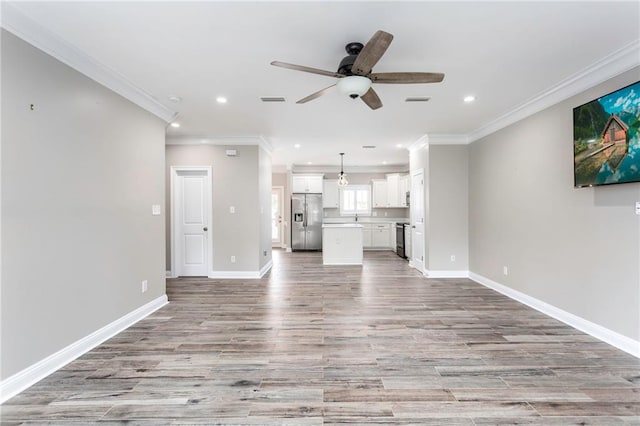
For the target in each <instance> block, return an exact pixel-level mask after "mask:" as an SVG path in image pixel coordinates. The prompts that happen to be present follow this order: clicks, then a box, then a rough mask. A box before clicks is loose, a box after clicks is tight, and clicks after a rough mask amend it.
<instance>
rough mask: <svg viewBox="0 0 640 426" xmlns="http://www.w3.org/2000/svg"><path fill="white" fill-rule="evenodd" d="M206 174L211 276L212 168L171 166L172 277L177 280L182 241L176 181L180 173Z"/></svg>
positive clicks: (208, 257) (209, 272) (208, 260)
mask: <svg viewBox="0 0 640 426" xmlns="http://www.w3.org/2000/svg"><path fill="white" fill-rule="evenodd" d="M189 171H190V172H194V171H195V172H206V173H207V176H208V179H207V186H208V188H207V189H208V191H207V190H206V191H205V192H206V197H205V202H206V203H207V208H208V212H209V213H208V215H207V216H208V217H207V220H208V221H209V226H208V228H209V230H208V231H207V232H208V233H209V234H208V235H209V238H208V239H207V259H206V263H207V275H211V270H212V265H213V238H211V236H212V235H213V171H212V168H211V166H171V174H170V179H171V182H170V185H171V186H170V188H169V189H170V191H171V193H170V198H171V234H170V238H171V239H170V246H171V250H170V251H171V277H172V278H175V277H177V276H178V274H177V269H176V268H177V263H176V241H179V240H180V236H179V235H177V234H178V227H177V226H176V224H175V218H176V208H177V206H176V203H175V200H176V191H179V189H177V188H176V183H177V182H178V180H177V179H176V178H177V176H178V173H179V172H189Z"/></svg>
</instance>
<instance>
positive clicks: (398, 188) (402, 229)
mask: <svg viewBox="0 0 640 426" xmlns="http://www.w3.org/2000/svg"><path fill="white" fill-rule="evenodd" d="M332 175H333V173H332V174H331V175H329V174H327V176H325V174H322V173H308V174H292V175H291V181H290V182H291V210H290V214H291V216H290V220H291V221H290V224H291V226H290V229H291V240H290V241H291V251H293V252H296V251H310V250H315V251H320V250H321V251H322V252H323V263H325V264H332V265H361V264H362V259H363V251H367V250H391V251H393V252H395V253H396V254H397V255H398V256H399V257H401V258H403V259H409V258H410V255H411V238H410V236H411V232H410V225H409V205H410V179H409V174H408V173H407V172H404V173H403V172H397V173H395V172H394V173H386V174H384V173H354V174H350V176H349V177H350V179H349V183H348V184H347V185H344V186H341V185H339V184H338V179H335V178H333V176H332ZM327 177H328V178H327Z"/></svg>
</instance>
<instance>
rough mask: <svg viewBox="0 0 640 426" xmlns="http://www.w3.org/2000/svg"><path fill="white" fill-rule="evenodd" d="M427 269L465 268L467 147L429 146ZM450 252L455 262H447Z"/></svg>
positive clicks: (466, 248)
mask: <svg viewBox="0 0 640 426" xmlns="http://www.w3.org/2000/svg"><path fill="white" fill-rule="evenodd" d="M429 151H430V154H429V161H430V166H429V177H428V178H427V183H428V185H429V189H430V190H429V215H428V216H427V220H428V221H429V240H428V245H429V256H428V264H427V269H428V270H430V271H467V270H469V185H468V182H469V176H468V169H469V147H468V146H467V145H431V146H430V147H429ZM451 255H454V256H455V261H451Z"/></svg>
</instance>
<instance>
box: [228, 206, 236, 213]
mask: <svg viewBox="0 0 640 426" xmlns="http://www.w3.org/2000/svg"><path fill="white" fill-rule="evenodd" d="M235 212H236V208H235V207H234V206H229V213H231V214H233V213H235Z"/></svg>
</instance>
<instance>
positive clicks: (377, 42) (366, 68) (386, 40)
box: [351, 31, 393, 75]
mask: <svg viewBox="0 0 640 426" xmlns="http://www.w3.org/2000/svg"><path fill="white" fill-rule="evenodd" d="M391 40H393V36H392V35H391V34H389V33H387V32H384V31H376V33H375V34H374V35H373V37H371V40H369V41H368V42H367V44H365V45H364V47H363V48H362V50H361V51H360V53H359V54H358V57H357V58H356V60H355V62H354V63H353V66H352V67H351V72H353V73H354V74H357V75H367V74H369V73H370V72H371V69H372V68H373V66H374V65H375V64H377V63H378V61H379V60H380V58H381V57H382V55H384V52H386V51H387V49H388V48H389V45H390V44H391Z"/></svg>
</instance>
